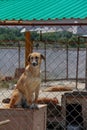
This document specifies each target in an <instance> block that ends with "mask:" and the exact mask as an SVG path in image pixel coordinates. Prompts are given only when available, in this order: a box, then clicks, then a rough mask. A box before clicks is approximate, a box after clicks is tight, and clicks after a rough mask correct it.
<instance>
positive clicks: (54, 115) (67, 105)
mask: <svg viewBox="0 0 87 130" xmlns="http://www.w3.org/2000/svg"><path fill="white" fill-rule="evenodd" d="M86 28H87V26H29V27H28V26H5V27H3V26H1V27H0V97H1V98H0V106H1V108H4V104H3V103H2V100H3V99H5V98H10V97H11V94H12V92H13V89H14V87H15V86H16V83H17V81H18V79H19V77H20V75H21V74H22V73H23V72H24V70H25V69H24V68H25V60H27V59H26V58H25V54H26V52H25V51H28V50H26V49H25V42H26V38H25V31H28V30H29V31H30V34H31V39H30V40H31V43H32V52H39V53H41V54H43V55H44V56H45V61H43V62H42V64H41V74H40V77H41V79H42V82H41V85H40V86H41V87H40V92H39V98H38V103H41V104H45V103H46V104H47V130H59V129H63V130H65V129H67V130H71V129H79V130H80V129H87V126H86V124H87V121H86V113H87V108H86V102H87V101H86V100H87V91H86V89H87V37H86V33H87V29H86ZM27 40H29V39H27ZM24 114H25V112H24ZM8 115H11V113H10V112H8ZM12 116H13V115H12ZM26 116H27V115H26ZM8 117H9V116H8ZM14 122H15V124H17V125H19V123H18V122H16V120H14ZM27 125H28V124H27ZM12 129H13V128H12Z"/></svg>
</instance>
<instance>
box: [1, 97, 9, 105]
mask: <svg viewBox="0 0 87 130" xmlns="http://www.w3.org/2000/svg"><path fill="white" fill-rule="evenodd" d="M9 102H10V98H5V99H3V100H2V103H7V104H8V103H9Z"/></svg>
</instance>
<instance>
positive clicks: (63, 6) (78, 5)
mask: <svg viewBox="0 0 87 130" xmlns="http://www.w3.org/2000/svg"><path fill="white" fill-rule="evenodd" d="M86 17H87V0H0V20H5V19H8V20H12V19H15V20H20V19H22V20H33V19H36V20H40V19H44V20H47V19H49V18H50V19H55V18H58V19H63V18H67V19H68V18H80V19H83V18H86Z"/></svg>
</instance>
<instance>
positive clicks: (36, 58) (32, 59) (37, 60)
mask: <svg viewBox="0 0 87 130" xmlns="http://www.w3.org/2000/svg"><path fill="white" fill-rule="evenodd" d="M42 59H43V60H45V57H44V56H43V55H42V54H40V53H38V52H33V53H31V54H29V56H28V62H29V64H31V65H32V66H33V67H36V66H40V64H41V61H42Z"/></svg>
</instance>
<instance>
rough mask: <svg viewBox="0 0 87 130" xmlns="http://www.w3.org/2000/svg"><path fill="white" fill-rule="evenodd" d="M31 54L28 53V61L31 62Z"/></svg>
mask: <svg viewBox="0 0 87 130" xmlns="http://www.w3.org/2000/svg"><path fill="white" fill-rule="evenodd" d="M30 56H31V54H29V55H28V58H27V61H28V62H30Z"/></svg>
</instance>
